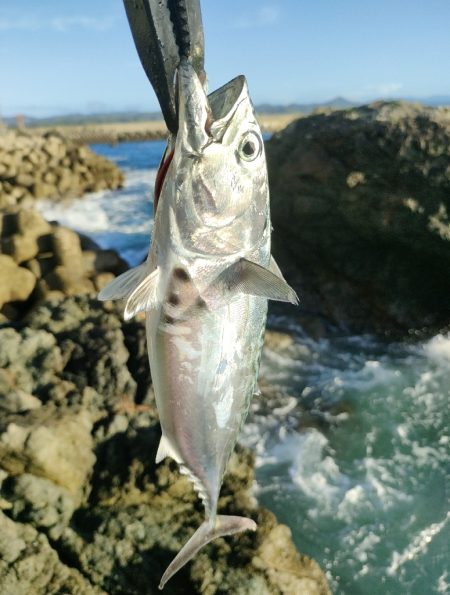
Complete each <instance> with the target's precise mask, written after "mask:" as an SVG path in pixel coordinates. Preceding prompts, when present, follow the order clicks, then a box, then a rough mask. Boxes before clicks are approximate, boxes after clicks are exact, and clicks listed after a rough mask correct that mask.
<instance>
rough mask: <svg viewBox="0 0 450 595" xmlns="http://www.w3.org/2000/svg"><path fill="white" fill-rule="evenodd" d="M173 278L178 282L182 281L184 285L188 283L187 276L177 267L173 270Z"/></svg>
mask: <svg viewBox="0 0 450 595" xmlns="http://www.w3.org/2000/svg"><path fill="white" fill-rule="evenodd" d="M173 276H174V277H175V278H176V279H178V280H179V281H183V282H185V283H186V281H189V275H188V274H187V272H186V271H185V270H184V269H182V268H181V267H177V268H175V269H173Z"/></svg>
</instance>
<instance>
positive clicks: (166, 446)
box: [155, 434, 180, 464]
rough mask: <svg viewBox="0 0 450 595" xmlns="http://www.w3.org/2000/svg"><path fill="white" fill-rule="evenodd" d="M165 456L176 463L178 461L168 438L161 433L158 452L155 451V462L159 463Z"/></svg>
mask: <svg viewBox="0 0 450 595" xmlns="http://www.w3.org/2000/svg"><path fill="white" fill-rule="evenodd" d="M166 457H171V458H172V459H173V460H174V461H176V462H177V463H179V462H180V457H179V456H178V455H177V454H176V453H175V451H174V449H173V447H172V445H171V444H170V441H169V439H168V438H167V437H166V436H165V435H164V434H163V435H162V436H161V440H160V441H159V446H158V452H157V453H156V459H155V463H156V464H158V463H160V462H161V461H162V460H163V459H165V458H166Z"/></svg>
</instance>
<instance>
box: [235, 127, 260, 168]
mask: <svg viewBox="0 0 450 595" xmlns="http://www.w3.org/2000/svg"><path fill="white" fill-rule="evenodd" d="M261 150H262V142H261V138H260V137H259V135H258V134H256V132H247V133H246V134H244V136H243V137H242V139H241V142H240V143H239V149H238V152H239V157H240V158H241V159H243V160H244V161H254V160H255V159H256V158H257V157H258V156H259V155H260V154H261Z"/></svg>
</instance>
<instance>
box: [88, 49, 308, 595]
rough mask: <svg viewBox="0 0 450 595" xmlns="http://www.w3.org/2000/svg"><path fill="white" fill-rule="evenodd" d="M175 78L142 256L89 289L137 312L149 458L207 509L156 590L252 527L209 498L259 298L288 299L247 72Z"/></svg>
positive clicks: (232, 432) (253, 335) (242, 382)
mask: <svg viewBox="0 0 450 595" xmlns="http://www.w3.org/2000/svg"><path fill="white" fill-rule="evenodd" d="M177 78H178V117H179V128H178V133H177V134H176V137H174V138H171V139H169V145H168V151H167V152H166V157H165V158H164V159H163V162H162V165H161V171H163V172H166V173H165V176H164V180H163V182H162V188H161V192H160V197H159V202H158V207H157V210H156V217H155V225H154V230H153V239H152V244H151V248H150V252H149V255H148V258H147V260H146V262H145V263H144V264H143V265H141V266H140V267H137V268H136V269H132V270H131V271H128V272H126V273H124V274H123V275H121V276H120V277H118V278H117V279H115V280H114V281H113V282H112V283H111V284H110V285H109V286H107V287H106V288H105V289H103V290H102V291H101V292H100V295H99V298H100V299H102V300H107V299H118V298H127V303H126V307H125V314H124V315H125V318H126V319H129V318H131V317H132V316H134V315H135V314H136V313H137V312H140V311H145V312H146V327H147V344H148V351H149V359H150V367H151V373H152V379H153V385H154V390H155V397H156V403H157V407H158V412H159V416H160V421H161V428H162V438H161V442H160V445H159V449H158V453H157V457H156V462H157V463H158V462H159V461H161V460H162V459H163V458H164V457H166V456H170V457H172V458H173V459H174V460H175V461H176V462H177V463H178V464H179V465H180V468H181V471H182V472H183V473H185V474H187V475H188V477H189V478H190V479H191V480H192V482H193V484H194V487H195V489H196V490H197V492H198V494H199V496H200V497H201V499H202V500H203V503H204V507H205V517H206V518H205V522H204V523H203V524H202V525H201V526H200V528H199V529H198V530H197V531H196V532H195V533H194V535H193V536H192V537H191V539H190V540H189V541H188V542H187V543H186V545H185V546H184V547H183V548H182V549H181V550H180V552H179V553H178V555H177V556H176V557H175V559H174V560H173V561H172V563H171V564H170V565H169V567H168V568H167V570H166V572H165V573H164V575H163V577H162V579H161V584H160V588H162V587H163V586H164V584H165V583H166V582H167V580H169V578H170V577H171V576H173V574H174V573H175V572H177V571H178V570H179V569H180V568H181V567H182V566H183V565H184V564H185V563H186V562H187V561H189V560H190V559H191V558H192V557H193V556H194V555H195V554H196V553H197V552H198V551H199V550H200V548H202V547H203V546H204V545H206V544H207V543H208V542H209V541H211V540H213V539H215V538H216V537H219V536H223V535H231V534H233V533H237V532H239V531H243V530H247V529H251V530H255V529H256V524H255V522H254V521H253V520H251V519H248V518H244V517H238V516H225V515H218V514H217V501H218V498H219V492H220V488H221V484H222V478H223V475H224V472H225V469H226V465H227V462H228V459H229V457H230V455H231V453H232V450H233V448H234V446H235V443H236V440H237V437H238V434H239V432H240V429H241V427H242V424H243V423H244V420H245V417H246V415H247V412H248V409H249V405H250V401H251V398H252V395H253V393H254V391H255V387H256V379H257V375H258V368H259V361H260V355H261V348H262V344H263V334H264V328H265V322H266V312H267V300H268V299H275V300H280V301H286V302H291V303H293V304H296V303H297V296H296V294H295V292H294V290H293V289H292V288H290V287H289V286H288V285H287V283H286V281H285V280H284V279H283V276H282V274H281V273H280V270H279V268H278V266H277V265H276V263H275V261H274V260H273V258H272V257H271V255H270V234H271V224H270V213H269V190H268V181H267V169H266V160H265V155H264V145H263V139H262V136H261V131H260V128H259V126H258V123H257V121H256V118H255V114H254V110H253V106H252V103H251V101H250V98H249V95H248V89H247V84H246V81H245V78H244V77H243V76H239V77H237V78H235V79H234V80H232V81H230V82H229V83H228V84H226V85H224V86H223V87H221V88H220V89H218V90H217V91H215V92H213V93H212V94H211V95H209V96H207V95H206V93H205V90H204V88H203V85H202V82H201V81H200V80H199V77H198V76H197V74H196V72H195V70H194V69H193V67H192V66H191V65H190V63H189V62H188V61H187V60H186V59H182V60H181V63H180V66H179V67H178V71H177Z"/></svg>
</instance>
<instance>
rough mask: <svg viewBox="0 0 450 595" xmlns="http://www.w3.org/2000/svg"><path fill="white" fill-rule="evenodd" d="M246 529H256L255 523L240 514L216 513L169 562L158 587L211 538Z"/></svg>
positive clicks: (162, 585) (161, 586)
mask: <svg viewBox="0 0 450 595" xmlns="http://www.w3.org/2000/svg"><path fill="white" fill-rule="evenodd" d="M248 530H250V531H256V523H255V521H253V520H252V519H247V518H245V517H242V516H227V515H218V516H217V517H216V520H215V522H211V521H205V522H204V523H203V524H202V525H200V527H199V528H198V529H197V531H196V532H195V533H194V535H193V536H192V537H191V538H190V539H189V541H188V542H187V543H186V544H185V545H184V546H183V547H182V548H181V550H180V551H179V552H178V554H177V555H176V556H175V558H174V559H173V560H172V562H171V563H170V564H169V566H168V567H167V570H166V571H165V573H164V574H163V576H162V578H161V582H160V583H159V588H160V589H162V588H163V587H164V585H165V584H166V583H167V581H168V580H169V579H170V578H172V576H173V575H174V574H175V573H176V572H178V571H179V570H180V568H182V567H183V566H184V565H185V564H186V563H187V562H189V560H192V558H193V557H194V556H195V554H196V553H197V552H198V551H199V550H201V549H202V547H203V546H205V545H206V544H207V543H209V542H210V541H212V540H213V539H217V538H218V537H224V536H225V535H234V533H239V532H240V531H248Z"/></svg>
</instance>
